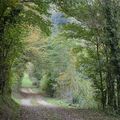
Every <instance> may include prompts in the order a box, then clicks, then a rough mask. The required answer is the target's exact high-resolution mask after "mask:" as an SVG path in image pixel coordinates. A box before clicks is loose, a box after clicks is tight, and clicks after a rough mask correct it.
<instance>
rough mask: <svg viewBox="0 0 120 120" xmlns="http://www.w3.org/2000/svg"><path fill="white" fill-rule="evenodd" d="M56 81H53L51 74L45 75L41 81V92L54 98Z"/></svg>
mask: <svg viewBox="0 0 120 120" xmlns="http://www.w3.org/2000/svg"><path fill="white" fill-rule="evenodd" d="M54 85H55V80H53V79H51V74H50V73H49V74H44V75H43V77H42V79H41V81H40V90H41V92H43V93H45V94H47V95H48V96H51V97H53V96H54V92H55V87H54Z"/></svg>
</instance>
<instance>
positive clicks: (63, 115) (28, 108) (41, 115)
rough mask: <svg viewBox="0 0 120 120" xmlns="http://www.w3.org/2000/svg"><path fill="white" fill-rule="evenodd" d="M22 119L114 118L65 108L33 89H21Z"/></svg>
mask: <svg viewBox="0 0 120 120" xmlns="http://www.w3.org/2000/svg"><path fill="white" fill-rule="evenodd" d="M21 95H22V97H21V113H20V120H113V119H110V118H108V117H106V116H104V115H103V114H100V113H98V112H94V111H91V110H84V109H81V110H80V109H74V108H63V107H59V106H56V105H53V104H50V103H48V102H47V101H46V100H45V99H44V97H43V96H42V95H39V94H38V93H35V92H33V91H32V90H31V89H23V90H21Z"/></svg>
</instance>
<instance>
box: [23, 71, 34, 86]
mask: <svg viewBox="0 0 120 120" xmlns="http://www.w3.org/2000/svg"><path fill="white" fill-rule="evenodd" d="M21 87H33V82H32V80H30V78H29V75H28V74H27V73H24V77H23V79H22V85H21Z"/></svg>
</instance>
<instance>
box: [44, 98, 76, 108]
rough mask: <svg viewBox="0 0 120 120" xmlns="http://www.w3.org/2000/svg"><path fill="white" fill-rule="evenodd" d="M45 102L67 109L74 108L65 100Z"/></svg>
mask: <svg viewBox="0 0 120 120" xmlns="http://www.w3.org/2000/svg"><path fill="white" fill-rule="evenodd" d="M45 100H46V101H47V102H48V103H50V104H53V105H57V106H60V107H65V108H74V107H73V106H71V105H70V103H68V102H67V101H66V100H63V99H57V98H48V97H47V98H45Z"/></svg>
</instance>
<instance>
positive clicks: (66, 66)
mask: <svg viewBox="0 0 120 120" xmlns="http://www.w3.org/2000/svg"><path fill="white" fill-rule="evenodd" d="M119 26H120V1H119V0H107V1H106V0H102V1H100V0H67V1H66V0H52V1H50V0H49V1H47V0H33V1H27V0H20V1H19V0H0V99H1V100H0V104H3V106H4V108H6V105H7V106H9V109H10V108H11V109H15V107H14V106H16V104H15V103H14V101H13V99H12V94H13V93H15V92H18V91H19V90H20V88H21V86H22V81H23V80H24V79H30V80H31V81H32V84H33V85H34V86H36V87H37V88H38V89H39V91H40V92H41V93H43V94H46V95H47V96H50V97H54V98H59V99H64V100H66V101H67V102H68V103H69V104H70V105H73V106H76V107H79V108H84V109H88V108H89V109H98V110H104V111H106V112H107V113H111V114H119V113H120V33H119V32H120V27H119ZM22 87H27V84H26V86H22ZM11 103H12V104H11ZM3 106H1V109H2V108H3ZM13 112H14V111H13Z"/></svg>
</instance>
